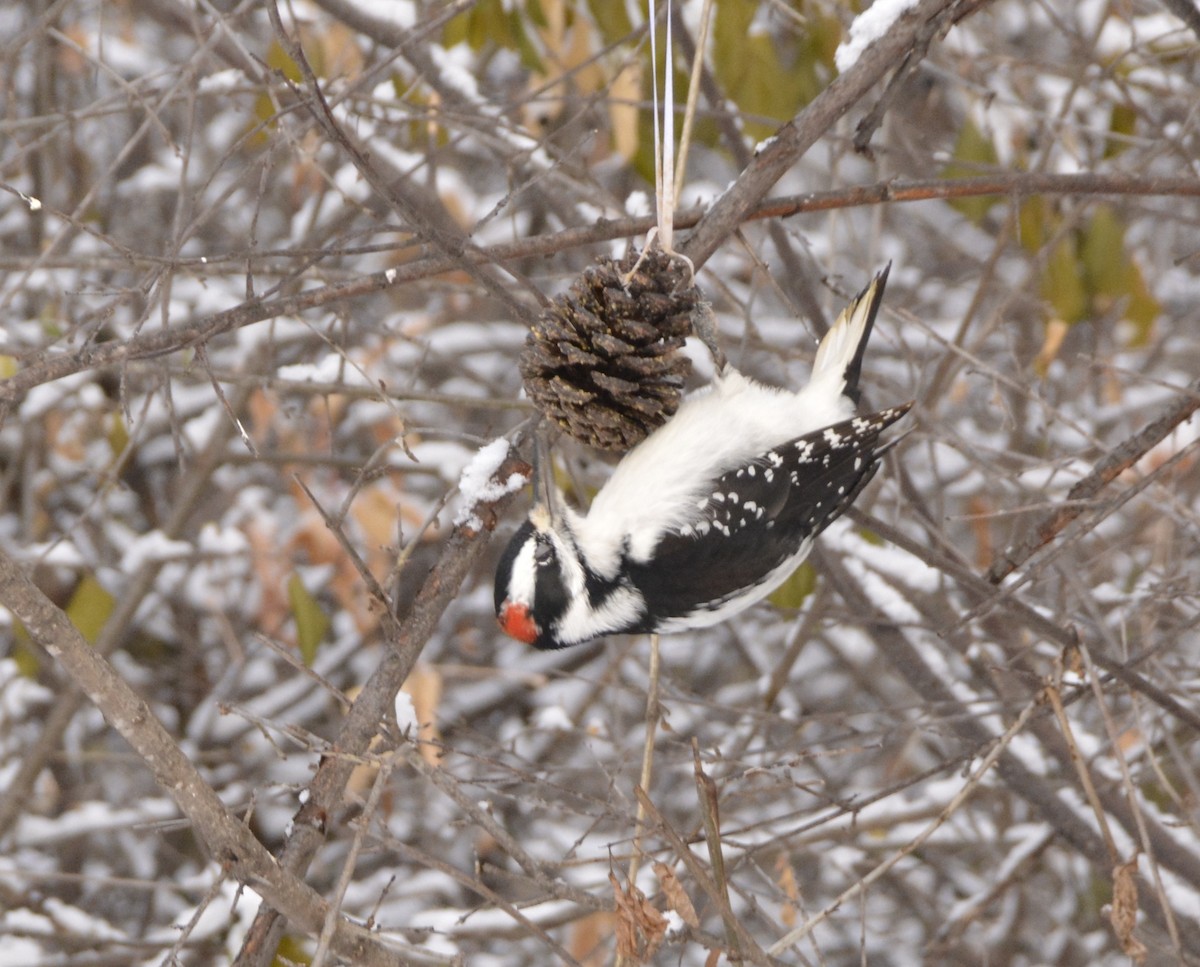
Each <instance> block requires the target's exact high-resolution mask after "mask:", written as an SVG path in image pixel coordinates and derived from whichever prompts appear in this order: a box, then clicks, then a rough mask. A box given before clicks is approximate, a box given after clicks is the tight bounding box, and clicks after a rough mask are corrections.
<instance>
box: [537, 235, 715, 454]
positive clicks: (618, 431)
mask: <svg viewBox="0 0 1200 967" xmlns="http://www.w3.org/2000/svg"><path fill="white" fill-rule="evenodd" d="M639 257H641V256H640V254H639V253H633V254H631V255H628V256H626V258H625V259H623V260H622V261H620V262H617V261H615V260H613V259H600V260H598V261H597V262H596V263H594V264H593V265H590V266H589V267H588V268H586V269H584V271H583V273H582V274H581V275H580V276H579V278H578V279H576V280H575V282H574V284H572V286H571V288H570V290H569V291H568V292H566V293H565V294H564V295H561V296H559V297H558V298H557V299H555V300H554V303H553V305H552V306H551V307H550V308H549V309H547V310H546V311H544V312H543V313H542V315H541V317H540V318H539V319H538V321H537V323H536V324H535V325H534V326H533V328H532V329H531V330H530V332H529V335H528V336H527V337H526V339H525V349H524V351H523V352H522V353H521V361H520V369H521V376H522V377H523V378H524V380H525V391H526V392H527V393H528V394H529V398H530V399H531V400H533V402H534V404H535V405H536V406H537V407H538V409H540V410H541V411H542V412H543V413H545V414H546V415H547V416H548V417H550V418H551V419H553V420H554V421H555V422H557V423H558V424H559V425H560V426H561V427H563V429H565V430H566V431H567V432H568V433H570V434H571V436H573V437H575V438H576V439H577V440H581V441H583V442H584V443H588V444H590V445H592V446H594V447H598V448H599V449H601V450H628V449H630V448H631V447H633V446H634V445H635V444H637V443H639V442H640V441H641V440H643V439H644V438H645V437H646V436H648V435H649V434H650V433H651V432H652V431H653V430H655V429H657V428H658V427H660V426H662V424H664V423H665V422H666V421H667V420H668V419H669V418H670V417H671V415H672V414H673V413H674V412H675V410H676V409H677V408H678V407H679V399H680V396H681V395H682V392H683V381H684V378H685V377H686V376H687V374H688V373H689V372H691V362H690V360H688V358H687V357H686V356H685V355H683V354H682V353H680V352H679V351H678V350H679V348H680V347H681V346H682V345H683V341H684V338H685V337H686V336H687V335H688V333H690V332H691V331H692V314H693V312H694V311H695V309H696V307H697V306H698V305H699V303H700V301H701V294H700V290H699V289H697V288H696V286H695V285H694V284H693V283H692V276H691V269H690V267H689V266H688V265H687V263H685V262H684V261H683V260H682V259H679V258H675V257H673V256H670V255H667V254H666V253H664V252H663V251H662V250H661V249H658V248H653V249H651V250H649V251H648V252H646V253H645V257H644V258H642V261H641V264H640V265H638V266H637V271H635V272H634V273H633V274H632V276H631V277H630V278H629V279H626V278H625V276H626V274H627V273H629V271H630V269H632V268H633V266H634V265H635V264H636V263H637V260H638V258H639Z"/></svg>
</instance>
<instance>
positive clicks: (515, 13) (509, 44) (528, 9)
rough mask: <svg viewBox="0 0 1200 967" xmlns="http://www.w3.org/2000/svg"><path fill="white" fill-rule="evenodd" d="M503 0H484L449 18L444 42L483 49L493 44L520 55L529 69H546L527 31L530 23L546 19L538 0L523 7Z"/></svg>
mask: <svg viewBox="0 0 1200 967" xmlns="http://www.w3.org/2000/svg"><path fill="white" fill-rule="evenodd" d="M506 6H507V5H506V4H505V3H504V2H503V0H482V2H480V3H476V4H474V5H473V6H471V7H470V9H468V10H465V11H463V12H462V13H460V14H459V15H458V16H457V17H454V18H453V19H452V20H450V21H449V22H448V23H447V24H446V26H445V27H444V28H443V29H442V44H443V45H444V46H446V47H454V46H455V45H457V44H467V45H468V46H470V48H471V49H472V50H482V49H483V48H484V47H486V46H487V45H489V44H491V45H494V46H496V47H502V48H504V49H506V50H513V51H516V52H517V53H518V54H520V55H521V63H522V64H523V65H524V66H525V67H527V68H528V69H529V70H533V71H539V72H541V71H544V70H545V67H544V65H543V63H542V58H541V55H540V54H539V53H538V50H537V47H536V46H535V45H534V43H533V41H532V40H531V39H530V37H529V34H528V33H527V32H526V30H525V25H526V24H527V23H532V24H535V25H539V24H542V25H544V24H545V22H546V17H545V13H544V12H543V10H542V6H541V4H540V3H538V0H528V2H526V3H525V4H524V5H523V6H522V5H518V4H513V5H511V6H510V7H509V9H505V7H506Z"/></svg>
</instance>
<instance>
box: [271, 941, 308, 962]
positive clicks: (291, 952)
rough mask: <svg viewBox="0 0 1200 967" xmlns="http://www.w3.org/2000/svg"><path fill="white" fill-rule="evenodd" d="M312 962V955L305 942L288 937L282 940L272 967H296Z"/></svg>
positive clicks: (276, 949)
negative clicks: (296, 966)
mask: <svg viewBox="0 0 1200 967" xmlns="http://www.w3.org/2000/svg"><path fill="white" fill-rule="evenodd" d="M312 960H313V959H312V954H310V953H309V952H308V948H307V946H306V945H305V943H304V941H303V940H301V939H299V938H298V937H293V936H291V935H286V936H284V937H282V938H281V939H280V941H279V946H278V947H276V948H275V957H274V958H273V959H272V960H271V967H295V965H296V964H311V963H312Z"/></svg>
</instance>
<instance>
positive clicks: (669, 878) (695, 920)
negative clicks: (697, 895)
mask: <svg viewBox="0 0 1200 967" xmlns="http://www.w3.org/2000/svg"><path fill="white" fill-rule="evenodd" d="M654 875H655V876H657V877H658V882H659V885H660V886H661V887H662V891H663V895H664V896H665V897H666V898H667V904H668V905H669V906H670V907H671V909H672V910H674V911H675V912H676V913H678V914H679V916H680V917H681V918H682V919H683V922H684V923H686V924H687V925H688V926H689V927H695V928H696V929H699V928H700V918H699V917H698V916H696V908H695V907H694V906H692V898H691V897H689V896H688V895H687V891H686V890H684V888H683V884H682V883H680V882H679V877H677V876H676V875H675V871H674V870H673V869H671V867H669V866H667V864H666V863H661V862H658V861H657V860H656V861H655V863H654Z"/></svg>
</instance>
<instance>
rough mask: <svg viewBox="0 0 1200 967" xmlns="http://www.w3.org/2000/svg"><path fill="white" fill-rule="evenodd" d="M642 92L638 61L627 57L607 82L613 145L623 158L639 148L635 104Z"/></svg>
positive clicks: (626, 157) (628, 157) (630, 158)
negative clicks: (608, 82)
mask: <svg viewBox="0 0 1200 967" xmlns="http://www.w3.org/2000/svg"><path fill="white" fill-rule="evenodd" d="M641 96H642V64H641V61H630V62H629V63H628V64H626V65H625V66H624V67H622V68H621V70H620V71H618V72H617V75H616V77H614V78H613V79H612V82H611V83H610V84H609V86H608V118H609V122H610V123H611V124H612V139H613V148H614V149H615V150H616V152H617V154H619V155H620V156H621V157H622V158H624V159H625V160H626V161H632V160H633V157H634V155H636V154H637V150H638V105H639V102H640V100H641Z"/></svg>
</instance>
